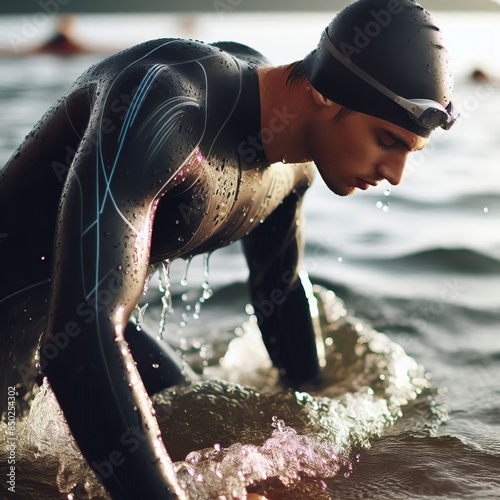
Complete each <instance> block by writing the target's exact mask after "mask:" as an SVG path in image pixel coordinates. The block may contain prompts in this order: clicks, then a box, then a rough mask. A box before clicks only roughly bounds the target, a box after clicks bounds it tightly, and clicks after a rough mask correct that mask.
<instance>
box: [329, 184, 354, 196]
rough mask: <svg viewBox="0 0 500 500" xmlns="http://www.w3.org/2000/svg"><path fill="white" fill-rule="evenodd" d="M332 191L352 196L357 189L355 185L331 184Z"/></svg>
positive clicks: (340, 194)
mask: <svg viewBox="0 0 500 500" xmlns="http://www.w3.org/2000/svg"><path fill="white" fill-rule="evenodd" d="M329 187H330V191H332V192H333V193H335V194H336V195H337V196H350V195H351V194H353V193H354V192H355V191H356V188H355V187H348V188H347V187H340V186H329Z"/></svg>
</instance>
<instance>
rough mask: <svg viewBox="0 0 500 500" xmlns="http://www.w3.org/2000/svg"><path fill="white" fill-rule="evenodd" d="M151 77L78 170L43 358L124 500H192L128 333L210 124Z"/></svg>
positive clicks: (68, 199) (107, 106)
mask: <svg viewBox="0 0 500 500" xmlns="http://www.w3.org/2000/svg"><path fill="white" fill-rule="evenodd" d="M152 69H154V70H155V73H153V72H152V71H151V70H148V71H146V68H145V69H144V75H143V77H142V81H139V82H138V81H137V80H134V79H133V78H129V80H127V79H126V78H125V77H126V76H127V75H125V77H124V78H123V79H122V80H115V82H113V84H112V85H111V87H110V88H107V89H105V90H104V91H102V92H101V95H104V97H102V98H101V103H100V104H99V103H98V104H96V105H95V111H94V115H93V116H92V118H91V121H90V125H89V128H88V130H87V131H86V134H85V136H84V139H83V140H82V143H81V145H80V148H79V150H78V152H77V154H76V156H75V159H74V161H73V163H72V165H71V169H70V172H69V174H68V177H67V179H66V184H65V188H64V193H63V199H62V203H61V208H60V213H59V220H58V231H57V236H56V250H55V265H54V270H53V290H52V296H51V300H50V313H49V321H48V325H47V330H46V333H45V335H44V338H43V343H42V347H41V364H42V367H43V368H44V372H45V374H46V375H47V377H48V380H49V382H50V384H51V387H52V388H53V390H54V393H55V395H56V397H57V399H58V401H59V403H60V405H61V408H62V410H63V412H64V415H65V417H66V420H67V422H68V425H69V427H70V429H71V431H72V433H73V435H74V437H75V440H76V442H77V444H78V446H79V448H80V450H81V451H82V453H83V455H84V457H85V459H86V460H87V462H88V463H89V464H90V466H91V467H92V468H93V469H94V471H95V472H96V474H97V475H98V477H99V478H100V479H101V481H102V482H103V484H104V486H105V487H106V489H107V490H108V492H109V493H110V494H111V495H112V497H113V498H120V499H121V498H127V499H137V498H148V499H160V498H161V499H165V498H174V497H177V496H179V497H181V498H183V493H182V491H181V490H180V487H179V486H178V484H177V481H176V478H175V474H174V472H173V468H172V464H171V462H170V459H169V457H168V455H167V452H166V450H165V447H164V445H163V443H162V441H161V436H160V430H159V428H158V424H157V422H156V419H155V417H154V411H153V408H152V405H151V401H150V400H149V398H148V396H147V393H146V389H145V387H144V384H143V383H142V380H141V378H140V376H139V373H138V371H137V368H136V365H135V362H134V359H133V358H132V356H131V354H130V351H129V348H128V345H127V343H126V342H125V339H124V329H125V324H126V322H127V320H128V318H129V316H130V314H131V312H132V310H133V309H134V307H135V305H136V303H137V301H138V299H139V297H140V296H141V293H142V291H143V287H144V282H145V279H146V276H147V273H148V265H149V253H150V240H151V231H152V225H153V218H154V212H155V207H156V205H157V203H158V201H159V199H160V197H161V196H162V195H163V194H164V193H165V192H166V191H167V190H168V189H169V186H170V185H172V184H173V183H175V176H176V174H177V172H178V170H179V168H182V166H186V165H188V163H189V160H190V157H191V154H192V153H193V152H194V151H195V150H196V147H197V140H196V139H197V136H196V133H195V132H193V130H194V131H196V127H193V126H192V125H191V123H192V122H193V121H195V122H196V123H197V122H200V123H201V126H203V115H202V113H201V111H200V109H199V106H197V105H196V102H195V101H194V99H189V98H187V97H184V96H182V95H181V96H172V95H171V94H170V95H169V94H168V93H167V92H166V91H165V89H164V88H162V86H161V85H157V86H156V90H155V86H154V85H153V82H154V78H155V77H157V76H158V75H160V74H161V68H159V67H158V66H156V67H154V68H152ZM133 87H139V89H141V92H139V91H137V92H136V93H135V95H134V98H133V99H132V102H131V103H130V106H129V108H128V112H127V113H126V115H125V116H117V115H116V113H114V112H113V106H112V103H113V102H114V100H115V99H116V98H117V97H116V96H120V95H122V94H123V93H130V89H131V88H133ZM98 95H99V93H98ZM169 99H170V100H171V102H172V106H171V107H170V108H169V103H170V100H169ZM181 108H182V109H181ZM180 111H183V113H181V112H180ZM187 120H189V122H186V121H187ZM186 124H187V125H190V126H186ZM186 130H189V131H190V132H186ZM173 151H175V152H176V153H175V156H176V158H172V156H174V154H173ZM169 158H170V160H169ZM188 166H189V165H188ZM165 231H168V228H165Z"/></svg>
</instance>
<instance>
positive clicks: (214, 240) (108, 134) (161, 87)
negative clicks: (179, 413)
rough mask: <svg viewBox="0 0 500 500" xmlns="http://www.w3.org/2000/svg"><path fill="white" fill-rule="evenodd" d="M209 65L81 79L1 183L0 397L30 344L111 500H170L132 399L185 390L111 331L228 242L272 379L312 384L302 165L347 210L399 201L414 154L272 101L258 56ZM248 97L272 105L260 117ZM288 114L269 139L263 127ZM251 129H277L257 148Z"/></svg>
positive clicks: (148, 47) (384, 132)
mask: <svg viewBox="0 0 500 500" xmlns="http://www.w3.org/2000/svg"><path fill="white" fill-rule="evenodd" d="M222 47H223V48H224V49H225V50H226V52H221V51H220V50H219V48H215V47H213V46H207V45H203V44H198V43H194V42H189V43H187V42H182V41H175V40H160V41H155V42H150V43H147V44H143V45H140V46H137V47H134V48H132V49H130V50H128V51H125V52H123V53H120V54H118V55H116V56H113V57H111V58H109V59H107V60H105V61H104V62H103V63H101V64H99V65H97V66H96V67H94V68H91V69H90V70H89V71H88V72H87V73H85V74H84V75H83V76H82V77H81V78H80V79H79V80H78V81H77V82H76V83H75V85H74V86H73V87H72V88H71V89H70V90H69V92H68V93H67V95H66V96H64V97H63V98H62V99H61V101H60V102H58V103H57V104H56V105H55V106H54V107H53V108H52V109H51V110H50V111H49V112H48V113H47V114H46V115H45V116H44V118H43V119H42V121H41V122H40V123H39V124H38V126H37V127H36V128H35V129H34V131H33V133H32V134H30V136H28V137H27V139H26V141H25V142H24V143H23V144H22V145H21V147H20V149H19V150H18V152H16V153H15V154H14V156H13V157H12V158H11V160H10V161H9V162H8V164H7V165H6V167H5V168H4V169H3V170H2V172H1V174H0V176H1V177H0V204H1V208H2V210H1V212H0V230H1V231H2V233H4V234H7V235H8V236H7V237H6V238H4V239H3V240H2V245H1V246H0V254H1V255H0V272H1V276H2V281H1V283H0V317H1V318H2V327H1V331H0V356H1V359H0V361H1V365H0V369H1V373H0V375H1V380H2V384H4V385H5V387H6V386H8V385H16V384H19V387H20V389H21V386H22V387H24V388H26V389H29V388H30V386H31V385H32V383H33V381H34V379H35V378H36V376H37V375H38V371H37V370H36V369H35V368H34V360H33V356H34V353H35V351H36V350H37V347H38V346H39V341H40V346H41V350H40V364H41V369H42V372H43V374H44V375H46V376H47V377H48V380H49V382H50V384H51V386H52V388H53V390H54V392H55V394H56V396H57V398H58V401H59V403H60V405H61V408H62V410H63V412H64V414H65V417H66V419H67V421H68V424H69V426H70V428H71V430H72V432H73V435H74V436H75V439H76V441H77V443H78V445H79V447H80V449H81V451H82V453H83V455H84V456H85V458H86V459H87V461H88V463H89V464H90V465H91V466H92V467H93V468H94V470H95V471H96V473H97V474H98V475H99V477H100V478H101V480H102V482H103V484H104V485H105V487H106V488H107V490H108V491H109V492H110V493H111V495H112V496H113V497H114V498H169V497H171V496H172V495H179V496H181V497H182V492H181V491H180V489H179V487H178V485H177V483H176V479H175V477H174V475H173V472H172V468H171V466H170V460H169V457H168V455H167V452H166V449H165V446H166V447H167V449H168V445H169V443H165V446H164V445H163V443H162V442H161V437H160V434H159V429H158V426H157V423H156V420H155V418H154V416H153V414H152V411H151V403H150V400H149V398H148V395H147V392H146V389H147V391H148V392H149V393H152V392H155V391H158V390H160V389H162V388H164V387H169V386H171V385H174V384H177V383H179V382H182V381H183V380H184V376H183V374H182V370H181V367H180V364H179V362H178V361H177V360H175V359H174V358H173V355H172V354H171V353H170V352H166V351H165V350H163V349H162V348H161V347H160V346H159V345H158V344H157V343H155V342H152V341H151V339H149V338H146V337H144V338H141V334H140V333H138V332H136V331H135V329H130V327H127V320H128V318H129V317H130V315H131V312H132V310H133V309H134V307H135V305H136V303H137V301H138V299H139V298H140V296H141V294H142V291H143V287H144V283H145V280H146V278H147V276H148V275H149V274H150V273H151V272H153V271H154V270H155V268H156V267H157V266H158V265H160V263H161V262H162V261H164V260H167V259H168V260H173V259H175V258H188V257H190V256H192V255H196V254H199V253H204V252H207V251H211V250H213V249H216V248H219V247H221V246H224V245H228V244H230V243H231V242H233V241H236V240H238V239H241V240H242V242H243V248H244V251H245V255H246V258H247V262H248V267H249V271H250V274H249V284H250V293H251V299H252V301H253V303H254V304H257V305H259V304H265V305H266V307H265V308H263V310H264V309H265V310H267V311H268V312H267V313H265V314H261V315H260V316H259V327H260V329H261V331H262V335H263V340H264V343H265V345H266V347H267V349H268V352H269V355H270V357H271V359H272V360H273V363H274V364H275V366H277V367H278V368H279V369H280V372H281V374H282V377H283V380H284V381H286V382H287V383H289V384H290V385H292V386H294V387H298V386H300V384H302V383H304V382H308V381H311V380H316V379H317V377H318V375H319V362H318V357H317V352H316V344H315V335H316V333H317V332H315V326H314V318H312V317H311V313H310V311H309V305H308V297H306V294H305V292H304V288H303V284H302V282H301V279H300V278H299V277H298V271H299V267H300V257H301V253H302V248H303V244H302V235H301V224H300V216H301V215H300V208H301V203H302V199H303V195H304V193H305V191H306V190H307V188H308V187H309V185H310V183H311V181H312V178H313V176H314V171H313V167H312V166H311V164H308V163H304V162H307V161H309V160H313V161H314V162H315V163H316V165H317V167H318V170H319V172H320V174H321V176H322V177H323V179H324V181H325V182H326V184H327V185H328V186H329V188H330V189H331V190H332V191H333V192H335V193H337V194H339V195H347V194H350V193H352V192H353V191H354V189H355V188H356V187H358V188H360V189H366V188H367V187H368V185H370V184H374V185H375V184H377V183H378V182H379V181H380V180H381V179H384V178H385V179H387V180H388V181H389V182H391V183H393V184H397V183H399V182H400V180H401V175H402V172H403V168H404V164H405V161H406V159H407V156H408V154H409V152H410V151H411V150H417V149H420V148H422V147H424V146H425V144H426V140H425V139H422V138H419V137H418V136H416V135H415V134H412V133H410V132H408V131H405V130H404V129H401V128H400V127H397V126H395V125H393V124H390V123H388V122H385V121H384V120H380V119H378V118H374V117H370V116H367V115H364V114H362V113H350V114H348V115H347V116H345V117H343V118H342V119H337V116H338V114H339V112H340V109H341V108H340V106H338V105H337V104H335V103H332V102H331V101H328V100H326V99H324V98H322V97H321V96H320V95H319V94H318V93H317V92H316V91H314V89H311V88H309V87H307V86H306V83H307V82H306V83H304V85H301V86H299V87H298V88H296V89H295V90H294V91H293V92H295V95H293V96H292V97H291V94H290V95H288V97H286V96H287V94H286V93H284V92H283V91H282V88H283V85H284V79H283V74H284V73H283V71H281V72H280V71H277V72H276V73H274V74H276V75H278V76H277V77H276V82H278V83H279V85H276V82H273V78H275V77H274V76H273V73H271V72H265V71H261V70H259V76H258V77H257V73H256V70H255V66H259V65H260V64H267V61H265V60H264V59H263V58H262V56H260V55H259V54H257V53H255V52H253V51H251V50H250V49H248V48H245V47H242V46H238V45H236V44H231V45H222ZM233 56H234V57H233ZM249 62H250V66H251V67H252V68H253V69H249V68H248V67H247V64H248V63H249ZM280 85H281V87H280ZM263 89H265V91H266V94H265V95H266V96H270V97H269V102H270V103H272V105H269V106H267V107H266V106H262V109H261V110H262V116H261V115H260V113H259V112H257V113H256V112H255V110H256V109H257V110H259V109H260V104H261V102H260V100H259V99H260V98H262V99H263V97H262V94H261V95H259V90H260V91H261V93H262V92H263V91H264V90H263ZM273 89H275V91H274V98H273ZM276 89H277V90H276ZM276 96H278V97H276ZM279 96H281V97H279ZM280 98H281V99H285V100H282V101H280ZM286 99H289V100H288V101H286ZM287 106H288V114H287V113H286V112H285V111H283V112H282V113H281V115H279V116H281V118H282V120H283V122H284V123H285V122H287V120H288V122H289V123H285V124H286V125H287V126H286V127H283V126H282V125H283V124H281V123H280V124H277V123H276V116H277V115H276V113H275V111H276V110H278V111H280V110H285V109H286V107H287ZM292 115H293V117H294V119H293V120H292V119H291V116H292ZM261 120H262V124H263V125H270V124H271V125H272V123H274V124H275V125H276V126H275V127H274V129H273V130H274V132H275V134H274V139H273V141H272V142H270V143H268V144H265V145H264V144H262V142H260V141H259V140H258V137H259V129H260V127H261ZM273 120H274V122H273ZM283 158H284V159H285V161H286V162H287V163H291V165H285V164H283V163H281V162H279V161H280V160H281V159H283ZM293 162H297V163H300V165H294V164H293ZM151 356H153V358H152V357H151ZM151 359H154V360H160V363H159V364H160V365H161V369H160V370H156V371H155V373H154V374H153V373H152V371H151V370H150V369H149V370H148V368H150V366H151V364H152V361H151ZM136 362H137V366H136ZM2 393H3V394H5V393H6V390H3V389H2ZM137 436H139V437H140V439H138V438H137ZM139 478H140V479H139Z"/></svg>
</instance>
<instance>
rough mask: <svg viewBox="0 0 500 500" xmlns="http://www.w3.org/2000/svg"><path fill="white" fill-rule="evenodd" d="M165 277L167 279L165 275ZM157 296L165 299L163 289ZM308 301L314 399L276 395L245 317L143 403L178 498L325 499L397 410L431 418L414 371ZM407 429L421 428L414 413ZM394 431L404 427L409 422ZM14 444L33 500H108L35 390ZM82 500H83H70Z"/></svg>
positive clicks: (338, 313)
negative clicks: (192, 378)
mask: <svg viewBox="0 0 500 500" xmlns="http://www.w3.org/2000/svg"><path fill="white" fill-rule="evenodd" d="M164 271H165V274H166V276H167V277H168V266H166V268H165V270H164ZM162 286H163V289H164V290H166V289H167V286H166V283H165V281H164V284H163V285H162ZM314 293H315V294H316V296H317V299H318V310H319V315H320V322H321V330H322V335H323V338H324V341H325V352H326V360H327V364H326V367H325V369H324V370H323V377H324V384H323V386H322V387H321V388H316V390H314V391H312V390H310V391H309V392H298V391H292V390H284V389H283V388H280V386H279V384H278V383H277V381H278V373H277V370H275V369H274V368H272V367H271V365H270V361H269V357H268V355H267V353H266V350H265V347H264V346H263V343H262V340H261V336H260V333H259V331H258V327H257V323H256V320H255V319H254V317H251V318H250V319H249V320H248V321H247V322H245V323H243V325H241V327H239V335H238V336H235V338H234V340H233V341H231V343H230V346H229V348H228V350H227V353H226V354H225V355H223V357H222V359H221V361H220V364H219V365H216V366H212V367H210V368H207V369H205V370H204V372H203V377H204V379H205V380H204V381H202V382H196V383H193V384H190V385H183V386H176V387H174V388H172V389H170V390H166V391H162V392H161V393H159V394H157V395H155V396H154V397H153V404H154V408H155V410H156V415H157V418H158V422H159V425H160V429H161V431H162V439H163V441H164V442H166V443H168V446H169V453H170V454H171V456H172V459H173V460H174V462H175V463H174V467H175V470H176V473H177V476H178V478H179V481H180V483H181V484H182V486H183V488H184V490H185V491H186V493H187V494H188V496H189V498H223V497H225V498H246V495H247V492H260V493H261V494H263V495H266V494H269V493H270V492H275V493H276V494H277V496H280V495H281V496H280V498H315V499H326V498H330V497H329V496H328V494H327V492H326V491H325V488H326V487H327V484H328V481H330V480H331V479H332V478H335V477H347V476H348V475H349V474H350V473H351V472H352V470H353V466H354V467H355V462H357V461H359V455H357V454H359V453H360V452H361V453H362V450H363V449H364V448H367V447H369V446H370V443H371V442H372V440H373V439H374V438H375V437H377V436H381V435H383V434H384V433H390V432H391V425H392V424H393V423H395V422H397V421H398V420H399V419H400V417H401V415H402V413H403V411H405V412H406V411H408V410H405V407H406V406H405V405H407V404H408V403H409V402H411V401H416V400H419V401H421V402H422V401H428V406H429V408H430V407H432V410H433V411H434V410H435V408H436V407H437V406H439V405H436V401H435V399H434V398H433V397H432V393H431V392H430V389H429V388H430V383H429V380H428V378H427V377H426V374H425V372H424V371H423V368H422V367H421V366H419V365H417V363H416V362H415V361H414V360H413V359H412V358H410V357H409V356H407V355H406V354H405V353H404V351H403V349H402V348H401V347H400V346H399V345H397V344H395V343H394V342H392V341H391V340H390V339H389V338H388V337H387V336H385V335H383V334H381V333H378V332H376V331H374V330H373V329H372V328H371V327H370V326H369V325H367V324H365V323H363V322H361V321H359V320H358V319H356V318H354V317H352V316H349V315H348V313H347V311H346V307H345V305H344V304H343V302H342V301H340V300H339V299H337V297H336V296H335V294H334V293H333V292H331V291H326V290H324V289H319V288H318V287H314ZM202 340H203V339H202ZM201 344H202V342H201V340H200V346H201ZM193 346H194V342H193ZM214 347H216V346H214ZM242 383H244V384H246V385H241V384H242ZM193 410H195V411H193ZM438 417H439V419H440V420H439V421H442V419H443V418H444V417H443V414H441V415H436V418H438ZM415 418H416V420H418V425H421V422H422V420H421V418H422V416H421V409H420V410H419V411H418V415H417V416H416V417H415ZM2 425H4V424H0V431H1V430H2ZM404 425H405V426H406V427H408V426H411V424H410V423H409V421H408V417H407V418H406V421H405V424H404ZM425 425H426V426H428V425H429V419H428V418H426V420H425ZM406 427H405V428H406ZM18 434H19V438H20V439H19V449H18V450H19V455H18V456H19V459H20V461H22V463H23V465H24V466H25V467H26V468H27V469H28V470H31V472H32V476H30V477H32V479H29V478H28V476H27V475H26V476H25V477H23V484H22V485H20V486H22V487H23V488H29V487H31V488H32V489H33V491H36V492H37V493H38V495H39V496H38V497H37V498H42V496H41V495H40V491H41V489H43V490H44V491H45V492H47V491H48V489H49V490H50V492H51V494H52V496H50V495H48V494H47V495H45V496H44V497H43V498H55V497H59V496H60V494H61V493H65V494H74V495H76V494H78V495H79V496H78V498H87V497H88V498H95V497H99V498H107V497H106V495H105V493H104V492H103V490H102V487H101V486H100V484H99V482H98V480H97V479H96V478H95V477H94V474H93V472H92V471H91V470H90V469H89V468H88V466H87V465H86V464H85V462H84V461H83V458H82V457H81V455H80V453H79V451H78V449H77V447H76V445H75V443H74V441H73V438H72V436H71V433H70V432H69V429H68V428H67V425H66V423H65V421H64V418H63V416H62V413H61V412H60V410H59V407H58V405H57V401H56V399H55V397H54V395H53V394H52V392H51V390H50V387H49V386H48V384H47V383H46V382H45V383H44V385H43V386H42V389H41V390H40V391H39V393H38V394H37V395H36V397H35V400H34V402H33V404H32V410H31V412H30V414H29V416H28V417H27V419H26V420H25V421H23V422H22V423H20V426H19V427H18ZM0 437H1V432H0ZM0 441H1V439H0ZM0 444H2V443H1V442H0ZM40 460H43V463H44V470H43V471H39V463H40ZM56 477H57V480H56V481H55V483H54V478H56ZM30 481H31V482H30ZM51 481H52V483H50V482H51ZM49 483H50V484H49ZM276 488H278V489H277V490H276ZM83 490H84V491H86V492H88V496H81V492H82V491H83Z"/></svg>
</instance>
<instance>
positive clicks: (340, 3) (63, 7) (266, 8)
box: [0, 0, 500, 14]
mask: <svg viewBox="0 0 500 500" xmlns="http://www.w3.org/2000/svg"><path fill="white" fill-rule="evenodd" d="M350 3H351V1H349V0H313V1H309V2H304V1H303V0H273V1H272V2H269V1H268V0H252V1H251V2H246V1H244V0H212V1H209V2H207V1H206V0H189V1H188V2H186V1H185V0H169V2H164V1H163V0H143V1H142V2H136V1H135V0H125V1H123V0H107V1H106V2H102V1H100V0H86V1H85V2H66V1H64V2H63V1H61V0H59V1H57V0H54V1H53V2H52V3H50V2H45V3H44V2H37V3H34V2H19V0H2V2H1V3H0V14H26V13H28V14H29V13H34V12H37V11H40V10H45V11H47V9H48V8H50V10H54V9H57V10H58V13H96V14H97V13H104V12H122V13H127V12H129V13H130V12H149V13H152V12H191V13H194V12H214V11H215V12H219V11H224V12H233V11H238V12H293V11H295V12H305V11H307V12H314V11H330V12H331V11H334V10H340V9H342V8H344V7H345V6H346V5H348V4H350ZM419 3H420V4H421V5H422V6H423V7H425V8H427V9H429V10H431V11H438V10H440V11H488V12H491V11H495V10H497V11H498V10H500V2H499V1H498V0H474V1H473V2H472V1H470V0H420V1H419ZM43 6H45V7H46V8H47V9H43ZM47 13H48V12H47Z"/></svg>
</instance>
